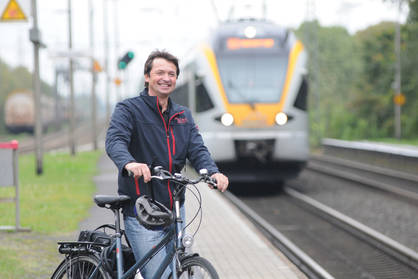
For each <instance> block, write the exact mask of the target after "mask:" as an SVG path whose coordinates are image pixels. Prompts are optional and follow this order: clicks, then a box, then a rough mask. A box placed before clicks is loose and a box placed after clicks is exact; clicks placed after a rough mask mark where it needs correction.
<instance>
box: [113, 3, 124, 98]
mask: <svg viewBox="0 0 418 279" xmlns="http://www.w3.org/2000/svg"><path fill="white" fill-rule="evenodd" d="M114 4H115V5H114V12H113V14H114V15H115V29H114V32H115V57H116V59H118V57H119V2H118V0H114ZM116 76H118V77H119V78H120V79H121V80H122V82H123V78H122V77H121V71H120V70H119V67H117V68H116ZM122 99H123V98H122V88H121V86H120V85H119V86H116V100H117V101H118V102H120V101H122Z"/></svg>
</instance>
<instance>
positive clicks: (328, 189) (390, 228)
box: [228, 157, 418, 278]
mask: <svg viewBox="0 0 418 279" xmlns="http://www.w3.org/2000/svg"><path fill="white" fill-rule="evenodd" d="M353 165H354V166H353ZM415 179H416V178H415V177H414V176H413V175H410V174H403V173H399V172H396V171H387V170H383V169H376V168H374V167H369V166H367V165H364V164H357V163H352V162H347V161H345V160H344V161H343V160H339V159H338V160H335V159H334V158H330V157H326V158H319V157H315V158H314V159H313V160H312V161H311V162H310V163H309V165H308V168H307V170H305V171H304V172H303V173H302V174H301V177H300V178H299V179H297V180H294V181H291V182H289V183H286V186H285V187H284V191H283V193H282V194H281V195H279V194H278V195H271V194H266V195H259V196H257V197H250V196H239V197H236V196H233V195H232V194H231V195H229V194H228V197H229V198H230V199H231V201H232V202H233V203H234V204H235V205H236V206H237V207H238V208H239V209H240V210H241V211H242V212H244V213H245V214H246V215H247V216H248V217H249V218H250V219H251V220H252V221H253V222H254V223H255V224H256V226H258V227H260V228H261V231H262V232H264V233H265V234H266V235H267V236H268V238H269V239H270V240H271V242H272V243H273V244H274V245H276V246H277V247H278V248H279V249H281V250H282V251H283V252H284V253H285V254H287V256H288V257H289V258H290V259H291V260H292V261H293V262H294V263H295V264H296V265H298V266H299V267H300V269H301V270H302V271H304V272H305V273H306V274H307V275H308V277H310V278H418V254H417V252H416V251H417V250H418V245H417V243H416V238H414V235H416V228H415V227H414V224H413V223H415V222H418V220H415V219H417V218H416V217H413V216H415V215H416V212H417V206H418V204H417V199H416V198H415V194H416V185H417V184H416V181H415ZM366 185H367V187H365V186H366ZM249 187H258V186H257V185H250V186H249ZM295 189H297V190H295ZM376 189H378V190H376ZM301 192H304V193H301ZM319 200H321V202H320V201H319ZM336 208H337V209H338V210H336ZM356 210H357V211H356ZM342 212H344V213H345V214H343V213H342ZM376 212H381V214H382V216H379V214H378V213H376ZM382 212H383V213H382ZM348 215H350V217H349V216H348ZM402 215H404V216H402ZM411 216H412V217H411ZM410 217H411V218H412V219H411V218H410ZM372 219H375V220H372ZM408 220H409V221H408ZM407 222H409V223H407ZM379 231H381V232H384V234H383V233H380V232H379ZM394 231H398V232H397V233H394ZM289 243H290V244H289ZM300 255H301V256H300ZM324 272H325V273H324Z"/></svg>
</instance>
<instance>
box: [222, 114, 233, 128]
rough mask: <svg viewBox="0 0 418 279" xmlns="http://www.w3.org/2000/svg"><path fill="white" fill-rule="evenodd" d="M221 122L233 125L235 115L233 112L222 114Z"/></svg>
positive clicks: (225, 124)
mask: <svg viewBox="0 0 418 279" xmlns="http://www.w3.org/2000/svg"><path fill="white" fill-rule="evenodd" d="M221 123H222V124H223V125H224V126H231V125H232V123H234V117H233V116H232V114H230V113H227V112H226V113H224V114H222V116H221Z"/></svg>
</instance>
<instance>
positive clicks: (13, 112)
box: [4, 90, 65, 134]
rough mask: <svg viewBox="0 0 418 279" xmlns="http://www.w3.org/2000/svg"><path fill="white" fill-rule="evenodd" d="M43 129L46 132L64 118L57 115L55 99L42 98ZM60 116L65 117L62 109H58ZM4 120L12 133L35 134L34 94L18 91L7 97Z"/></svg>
mask: <svg viewBox="0 0 418 279" xmlns="http://www.w3.org/2000/svg"><path fill="white" fill-rule="evenodd" d="M41 111H42V112H41V113H42V128H43V130H44V131H46V130H47V128H48V127H49V126H50V125H51V124H53V123H56V121H59V120H61V118H62V117H59V118H57V117H56V115H55V111H56V109H55V102H54V100H53V98H51V97H47V96H44V95H42V97H41ZM57 111H59V113H60V115H64V113H65V112H64V110H63V108H62V107H60V108H58V110H57ZM4 114H5V115H4V116H5V117H4V120H5V127H6V130H7V131H8V132H10V133H13V134H17V133H24V132H27V133H33V132H34V127H35V105H34V99H33V93H32V91H30V90H16V91H14V92H12V93H10V94H9V95H8V96H7V97H6V101H5V104H4Z"/></svg>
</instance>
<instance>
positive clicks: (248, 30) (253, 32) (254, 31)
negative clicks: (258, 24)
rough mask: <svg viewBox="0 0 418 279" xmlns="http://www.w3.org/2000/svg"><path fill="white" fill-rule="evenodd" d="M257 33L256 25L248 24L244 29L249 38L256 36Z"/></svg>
mask: <svg viewBox="0 0 418 279" xmlns="http://www.w3.org/2000/svg"><path fill="white" fill-rule="evenodd" d="M256 34H257V29H255V27H254V26H247V27H246V28H245V29H244V35H245V37H247V38H248V39H252V38H254V37H255V35H256Z"/></svg>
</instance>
